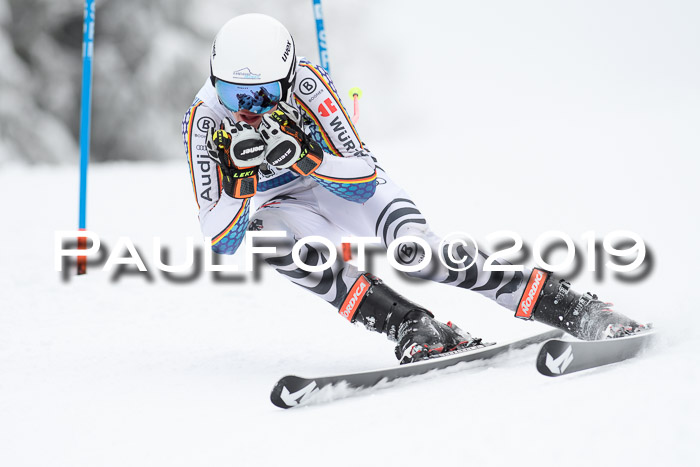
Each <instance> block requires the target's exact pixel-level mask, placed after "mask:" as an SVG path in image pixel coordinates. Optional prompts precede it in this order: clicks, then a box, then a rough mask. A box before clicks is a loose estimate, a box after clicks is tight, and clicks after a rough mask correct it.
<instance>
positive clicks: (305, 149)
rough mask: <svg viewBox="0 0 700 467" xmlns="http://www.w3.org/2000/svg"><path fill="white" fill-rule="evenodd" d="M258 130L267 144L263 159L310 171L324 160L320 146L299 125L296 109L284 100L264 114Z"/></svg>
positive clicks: (314, 169) (296, 170) (275, 165)
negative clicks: (272, 110) (271, 110)
mask: <svg viewBox="0 0 700 467" xmlns="http://www.w3.org/2000/svg"><path fill="white" fill-rule="evenodd" d="M260 134H261V135H262V137H263V139H264V140H265V143H266V144H267V151H266V152H265V159H266V160H267V163H268V164H270V165H272V166H274V167H277V168H278V169H287V168H289V169H292V170H293V171H295V172H297V173H298V174H300V175H309V174H312V173H313V172H315V171H316V169H318V167H319V166H320V165H321V162H323V149H321V146H319V145H318V143H316V142H315V141H313V140H312V139H311V138H310V137H309V136H307V135H306V134H305V133H304V132H303V131H302V129H301V115H300V114H299V111H298V110H297V109H295V108H294V107H292V106H291V105H288V104H286V103H284V102H280V103H279V104H278V106H277V110H275V111H274V112H272V113H271V114H266V115H263V119H262V123H261V124H260Z"/></svg>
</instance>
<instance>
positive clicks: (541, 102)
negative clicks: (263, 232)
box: [0, 1, 700, 467]
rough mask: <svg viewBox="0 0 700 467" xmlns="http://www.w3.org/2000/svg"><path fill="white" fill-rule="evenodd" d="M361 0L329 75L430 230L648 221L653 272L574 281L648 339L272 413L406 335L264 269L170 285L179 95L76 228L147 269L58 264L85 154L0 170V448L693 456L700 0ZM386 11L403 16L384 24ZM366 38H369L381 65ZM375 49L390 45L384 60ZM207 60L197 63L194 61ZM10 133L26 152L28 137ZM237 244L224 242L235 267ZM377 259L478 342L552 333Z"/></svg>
mask: <svg viewBox="0 0 700 467" xmlns="http://www.w3.org/2000/svg"><path fill="white" fill-rule="evenodd" d="M0 4H2V2H0ZM361 5H362V6H363V7H366V12H367V13H366V15H362V14H361V13H362V12H361V11H360V10H356V9H353V10H352V11H348V12H347V14H348V15H350V19H352V24H358V26H357V27H358V28H360V29H361V30H362V31H367V32H366V34H365V35H360V37H357V38H356V40H355V42H353V40H351V38H350V37H339V36H337V35H336V36H334V33H333V32H331V31H333V30H332V29H331V28H332V27H335V26H336V25H338V24H340V23H342V22H343V21H342V19H343V13H345V10H344V8H346V7H343V6H341V2H324V8H325V10H326V14H327V19H326V21H327V25H326V26H327V27H328V28H329V35H330V38H331V39H333V40H334V42H331V43H330V44H329V46H330V50H331V72H332V74H333V76H334V77H336V81H337V84H338V86H339V87H340V89H341V92H343V93H346V92H347V89H348V88H349V87H351V86H356V85H357V86H360V87H361V88H363V91H364V96H363V100H362V102H361V105H362V118H361V120H360V122H359V126H358V130H359V132H360V133H361V134H362V136H363V139H364V140H365V141H366V143H367V144H368V146H369V147H370V148H371V149H372V151H373V152H374V153H376V154H377V155H378V156H379V157H380V159H381V162H382V166H383V167H385V168H386V169H387V170H388V171H389V172H390V173H391V174H392V176H393V178H394V179H396V180H398V181H399V182H400V183H402V184H403V185H404V187H406V188H407V190H408V191H409V192H410V193H411V195H412V196H413V198H414V201H415V202H416V204H417V205H418V207H419V208H420V209H421V210H422V211H423V212H424V213H425V215H426V217H427V218H428V220H429V222H430V224H431V226H432V228H433V229H434V230H435V231H436V232H438V233H439V234H441V235H444V234H447V233H449V232H453V231H464V232H468V233H470V234H472V235H473V236H474V237H475V238H476V239H477V240H479V241H480V244H481V242H483V245H484V246H487V245H488V242H487V241H486V240H485V238H486V237H487V235H488V234H490V233H492V232H496V231H499V230H512V231H515V232H518V233H519V234H520V235H521V236H522V237H523V239H524V241H525V243H526V245H529V246H530V247H531V246H532V245H533V244H534V242H535V241H536V239H537V238H538V236H540V235H541V234H543V233H544V232H547V231H550V230H559V231H562V232H565V233H566V234H568V235H570V236H571V237H572V238H573V239H574V241H575V242H576V244H577V245H578V246H579V247H582V246H584V245H585V243H584V242H583V240H582V239H581V236H582V235H583V234H584V233H585V232H588V231H591V230H593V231H595V234H596V238H598V239H599V240H602V238H603V237H604V236H605V234H607V233H609V232H612V231H614V230H620V229H624V230H629V231H633V232H636V233H637V234H639V235H640V236H641V237H642V238H643V239H644V241H645V243H646V245H647V247H648V251H649V257H648V258H647V262H646V263H645V267H647V268H648V270H649V272H648V274H647V275H646V277H644V278H643V279H641V280H636V281H623V280H621V279H620V278H619V277H617V276H616V275H615V274H613V273H612V272H611V271H610V270H609V269H608V268H606V267H605V266H602V277H601V278H600V280H598V279H597V276H596V273H594V272H589V271H586V270H585V269H584V270H582V271H580V272H579V273H578V275H577V277H576V278H575V280H574V281H573V285H574V287H575V288H576V289H577V290H580V291H586V290H590V291H592V292H596V293H597V294H599V295H600V296H601V298H604V299H606V300H609V301H612V302H614V303H615V306H616V309H618V310H619V311H621V312H624V313H626V314H628V315H630V316H632V317H633V318H636V319H638V320H641V321H645V322H653V323H654V325H655V327H656V328H657V329H658V332H659V339H658V340H657V342H656V344H655V345H654V347H653V348H651V349H649V350H648V351H646V352H645V354H644V355H642V356H640V357H639V358H636V359H633V360H629V361H627V362H624V363H620V364H616V365H611V366H608V367H604V368H599V369H595V370H591V371H586V372H581V373H577V374H575V375H571V376H566V377H562V378H554V379H552V378H547V377H544V376H541V375H540V374H539V373H537V371H536V369H535V363H534V359H535V355H536V353H537V348H536V347H531V348H528V349H525V350H521V351H517V352H513V353H511V354H509V355H505V356H502V357H499V358H497V359H494V360H491V361H488V362H476V363H471V364H468V365H464V366H461V367H459V368H455V369H453V370H449V371H444V372H440V373H438V374H429V375H426V376H421V377H418V378H415V379H411V380H405V381H400V382H396V383H392V384H389V385H386V386H387V387H382V388H378V389H375V390H371V391H348V390H344V389H343V388H336V389H335V390H333V391H329V394H324V396H326V397H325V398H326V399H328V400H326V401H323V402H322V403H318V404H314V405H310V406H307V407H301V408H297V409H292V410H286V411H285V410H281V409H278V408H276V407H275V406H273V405H272V404H271V403H270V401H269V393H270V390H271V389H272V387H273V385H274V383H275V382H276V381H277V380H278V379H279V378H280V377H282V376H284V375H287V374H297V375H300V376H320V375H325V374H331V373H342V372H350V371H361V370H368V369H374V368H378V367H384V366H389V365H394V364H396V360H395V358H394V356H393V345H392V343H391V342H389V341H388V340H386V339H385V338H384V337H382V336H381V335H378V334H374V333H370V332H367V331H366V330H364V329H361V328H359V327H355V326H352V325H349V324H348V323H347V321H345V320H343V319H342V318H341V317H339V316H338V314H337V313H336V312H335V311H334V310H333V309H331V307H329V306H328V305H327V304H326V303H324V302H323V301H321V300H319V299H317V298H315V297H312V296H310V295H309V294H308V293H307V292H306V291H304V290H303V289H301V288H298V287H296V286H294V285H292V284H290V283H289V282H288V281H286V280H285V279H284V278H283V277H281V276H279V275H277V274H276V273H275V272H274V271H272V270H270V269H267V268H265V267H262V268H261V269H260V271H259V275H258V276H256V275H252V274H245V273H241V274H232V273H225V274H223V275H222V276H220V277H215V276H214V275H213V274H212V273H207V272H204V271H199V272H195V273H193V274H192V277H189V278H184V279H183V278H182V277H180V279H179V280H176V279H177V277H176V276H178V275H177V274H173V275H166V274H163V273H161V272H160V271H159V270H158V269H157V267H156V261H155V259H154V248H153V239H154V237H160V238H161V240H162V243H163V245H165V246H166V247H167V248H168V249H169V251H170V257H169V259H168V262H169V263H172V264H177V263H179V262H182V261H183V260H184V259H185V257H186V249H185V245H186V237H188V236H190V237H193V238H195V240H196V242H199V241H200V239H201V235H200V233H199V226H198V222H197V218H196V205H195V202H194V199H193V196H192V192H191V190H192V188H191V184H190V181H189V174H188V169H187V164H186V161H185V156H184V154H182V150H181V143H180V124H179V115H178V116H171V117H169V118H170V124H169V125H165V126H163V127H159V128H166V129H164V130H163V129H161V130H159V131H158V132H157V134H153V135H151V136H152V137H151V138H144V139H143V140H142V141H140V143H139V144H140V145H141V147H142V149H143V150H144V151H148V150H149V147H151V146H153V145H157V144H159V142H160V141H163V140H167V141H174V142H175V143H177V144H175V143H172V144H173V147H175V150H174V151H173V153H172V157H171V158H170V160H167V161H163V162H158V163H155V162H151V163H145V162H142V163H137V162H122V163H109V164H94V165H92V166H91V168H90V175H89V183H88V216H87V220H88V228H89V229H90V230H92V231H94V232H96V233H97V234H99V235H100V238H101V240H102V248H103V251H105V252H108V253H114V254H115V255H117V256H119V257H126V256H127V253H126V252H125V251H124V250H122V251H112V249H113V248H114V247H115V246H116V245H117V243H118V242H119V238H120V237H129V238H130V239H131V241H133V243H134V244H135V246H136V247H137V249H138V252H139V254H140V256H141V257H142V259H143V261H144V263H145V264H146V266H147V268H148V273H142V272H138V271H137V270H136V269H135V268H134V267H130V268H128V269H127V270H126V271H127V273H125V274H117V273H115V270H108V271H104V270H102V268H101V267H100V266H99V265H94V264H93V265H90V266H89V268H88V274H87V275H85V276H81V277H76V276H75V275H73V273H72V270H71V271H70V275H66V276H64V275H62V274H61V273H60V272H57V271H56V270H55V269H54V256H55V244H54V241H55V232H56V231H64V230H74V229H75V228H76V225H77V218H78V214H77V202H78V169H77V167H75V166H59V167H55V166H40V165H39V166H23V165H14V164H9V165H7V164H6V165H4V166H3V168H2V171H0V197H1V198H2V199H4V200H6V201H5V204H4V206H5V207H4V208H3V213H4V221H3V222H2V229H0V240H1V242H0V265H1V269H0V290H2V295H1V298H0V465H3V466H12V467H20V466H37V465H51V466H71V467H75V466H95V465H100V466H120V467H122V466H125V465H128V466H168V467H173V466H180V465H182V466H191V465H207V466H231V465H236V466H239V465H240V466H268V465H293V466H296V465H304V466H313V465H326V464H333V465H337V466H345V465H347V466H357V465H416V464H424V465H457V464H460V465H462V464H463V465H488V466H491V465H508V464H518V465H537V466H549V465H552V466H554V465H615V466H620V465H635V466H652V465H679V466H681V465H682V466H685V465H697V464H698V463H699V462H700V455H699V454H698V452H697V448H696V445H697V436H698V435H697V433H698V428H697V427H698V422H697V420H699V419H700V408H699V404H698V398H697V394H698V392H699V390H700V371H699V368H700V356H699V354H698V351H699V350H700V335H699V333H698V324H700V323H699V322H698V321H699V320H698V318H697V316H698V311H697V310H698V306H697V300H696V295H697V294H695V291H696V289H697V285H696V283H697V273H696V270H697V264H698V261H699V260H700V252H698V249H697V239H698V235H699V234H700V228H699V227H700V226H699V223H698V219H697V209H696V207H695V202H694V201H693V200H697V199H698V194H699V192H698V184H697V180H696V178H697V174H698V173H700V171H699V169H700V162H698V158H697V155H698V154H699V153H700V146H699V143H698V139H697V128H699V127H700V116H699V115H698V110H697V109H698V108H700V102H698V100H699V99H700V93H698V84H697V83H700V76H699V73H698V65H697V63H696V62H693V61H692V60H689V59H688V57H691V56H694V55H693V50H694V49H693V47H695V45H696V44H697V43H698V41H697V39H698V36H697V35H698V30H697V28H696V21H695V20H694V19H693V15H694V14H695V13H697V11H694V10H693V8H695V10H697V8H696V7H692V6H689V5H686V4H684V3H683V2H669V3H668V4H665V5H666V6H664V7H663V9H657V8H656V7H655V5H656V4H655V3H653V2H612V3H610V2H594V3H591V2H576V3H572V4H571V5H573V6H571V5H569V6H567V7H563V6H561V5H559V4H556V5H550V6H548V7H547V8H544V7H541V8H539V9H533V7H532V6H526V5H525V4H524V3H523V4H522V5H521V4H520V2H510V3H509V4H508V5H509V6H508V8H504V9H502V10H501V9H499V7H498V5H497V4H495V3H494V4H488V5H487V4H478V5H476V4H473V3H472V2H469V3H465V4H464V6H459V8H458V11H456V12H453V13H454V14H450V11H449V9H450V8H452V7H451V6H450V7H448V6H447V5H441V4H440V5H437V6H436V5H435V4H431V5H429V6H427V5H424V2H421V3H419V2H386V3H382V5H379V4H377V2H368V1H367V2H361ZM460 5H461V4H460ZM591 5H593V6H591ZM303 7H304V8H308V10H309V14H310V5H307V3H306V2H303ZM439 7H442V8H443V9H440V8H439ZM300 8H301V7H300ZM347 8H349V7H347ZM397 8H401V9H402V11H403V12H405V13H406V16H405V19H404V20H402V21H398V20H393V19H392V20H390V18H395V16H394V15H393V14H392V12H393V11H394V9H397ZM455 8H457V7H456V6H455ZM457 13H459V14H457ZM691 13H692V14H691ZM207 17H208V16H207ZM695 17H697V15H696V14H695ZM281 19H284V18H281ZM210 20H211V21H219V18H210ZM224 20H225V18H220V21H221V22H223V21H224ZM99 21H100V18H98V24H99ZM101 21H103V22H106V21H108V18H103V19H101ZM423 24H429V25H431V26H430V28H428V29H421V25H423ZM438 25H439V27H438ZM311 26H312V24H311ZM214 29H215V28H214ZM358 30H359V29H358ZM363 34H364V33H363ZM309 43H310V44H311V45H313V42H309ZM365 48H367V49H368V48H373V49H374V52H373V53H372V54H371V55H368V56H370V57H371V58H372V59H371V60H369V62H363V58H362V57H363V52H362V51H363V50H364V49H365ZM353 52H357V55H353ZM205 53H206V52H205ZM314 53H315V51H314V50H309V51H308V52H305V54H306V55H308V56H314ZM382 54H384V55H382ZM382 56H383V57H384V58H386V59H387V63H390V64H391V66H388V65H387V66H386V67H384V68H382V72H381V73H379V75H377V73H376V67H377V66H380V65H378V64H381V63H382V61H381V60H379V58H382ZM389 59H390V60H389ZM97 60H99V58H97ZM193 62H194V63H196V64H200V65H202V64H203V65H202V66H203V69H202V76H203V77H204V76H205V75H206V72H207V70H206V59H202V58H201V57H200V58H196V57H193ZM373 67H374V68H373ZM438 91H440V92H438ZM194 92H196V89H192V94H194ZM436 92H438V95H440V96H444V100H442V101H440V105H438V102H437V101H436V100H435V99H434V96H435V95H436V94H435V93H436ZM452 95H456V96H458V97H457V98H455V99H452V98H450V96H452ZM188 104H189V102H182V103H181V106H182V111H183V112H184V110H185V109H186V107H187V105H188ZM50 131H51V130H50ZM147 133H148V132H144V134H147ZM13 144H14V143H13ZM168 144H171V143H168ZM0 147H2V152H3V153H2V154H0V160H2V161H4V162H7V161H10V160H11V159H12V154H13V152H12V151H13V150H12V146H11V145H4V146H1V145H0ZM427 173H430V174H432V175H431V178H428V179H427V178H426V174H427ZM426 187H428V188H427V189H426ZM107 250H109V251H107ZM579 254H580V253H579ZM242 256H243V255H242V254H241V253H240V252H239V253H238V254H237V255H235V256H234V257H232V258H227V262H228V264H238V265H243V258H242ZM604 259H605V260H607V257H605V256H604ZM528 264H531V259H528ZM372 271H373V272H374V273H376V274H377V275H379V276H380V277H382V278H383V279H384V280H385V281H386V282H388V283H389V284H390V285H391V286H392V287H394V288H395V289H397V290H398V291H400V292H401V293H403V294H404V295H406V296H407V297H409V298H410V299H412V300H414V301H416V302H419V303H421V304H423V305H424V306H426V307H428V308H430V309H431V310H432V311H434V313H435V314H436V316H437V317H438V318H439V319H442V320H444V321H446V320H453V321H454V322H455V323H457V324H458V325H460V326H461V327H462V328H464V329H466V330H469V331H470V332H472V333H473V334H474V335H476V336H479V337H483V338H485V339H487V340H498V341H503V340H508V339H511V338H517V337H522V336H527V335H531V334H534V333H536V332H538V331H541V330H544V329H545V327H543V326H542V325H539V324H536V323H527V322H523V321H520V320H517V319H515V318H513V316H512V313H511V312H508V311H505V310H504V309H502V308H500V307H499V306H497V305H496V304H494V303H492V302H490V301H488V300H486V299H484V298H482V297H481V296H478V295H477V294H475V293H470V292H468V291H465V290H459V289H455V288H450V287H447V286H443V285H440V284H433V283H422V282H416V281H409V280H407V279H405V278H403V277H402V276H400V274H399V273H397V272H395V271H393V270H392V269H391V268H390V267H389V266H388V264H387V262H386V259H385V258H384V257H383V256H382V255H381V254H377V255H375V256H374V258H373V261H372ZM599 273H600V271H599ZM633 275H634V274H632V276H633ZM180 276H182V274H181V275H180ZM627 277H629V276H627Z"/></svg>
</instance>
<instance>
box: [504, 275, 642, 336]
mask: <svg viewBox="0 0 700 467" xmlns="http://www.w3.org/2000/svg"><path fill="white" fill-rule="evenodd" d="M611 307H612V303H606V302H603V301H601V300H599V299H598V296H597V295H594V294H591V293H590V292H586V293H585V294H579V293H577V292H575V291H573V290H572V289H571V284H570V283H569V282H567V281H565V280H564V279H559V278H557V277H555V276H553V275H552V273H550V272H548V271H545V270H542V269H534V270H533V271H532V274H531V275H530V280H529V281H528V283H527V286H526V287H525V292H523V296H522V298H521V299H520V302H519V303H518V308H517V310H516V312H515V316H516V317H518V318H523V319H534V320H535V321H539V322H540V323H544V324H548V325H550V326H554V327H555V328H559V329H562V330H564V331H566V332H568V333H569V334H571V335H572V336H574V337H577V338H579V339H582V340H587V341H593V340H600V339H610V338H615V337H622V336H625V335H628V334H634V333H635V332H640V331H643V330H646V329H648V328H649V326H648V325H644V324H640V323H637V322H636V321H634V320H633V319H630V318H628V317H627V316H625V315H623V314H620V313H617V312H615V311H613V310H612V309H611Z"/></svg>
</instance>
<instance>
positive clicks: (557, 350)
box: [537, 330, 655, 376]
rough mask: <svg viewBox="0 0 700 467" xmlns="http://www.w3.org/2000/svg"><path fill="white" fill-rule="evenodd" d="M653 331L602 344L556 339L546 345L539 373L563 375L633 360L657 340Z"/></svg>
mask: <svg viewBox="0 0 700 467" xmlns="http://www.w3.org/2000/svg"><path fill="white" fill-rule="evenodd" d="M654 336H655V332H654V331H653V330H650V331H643V332H640V333H637V334H633V335H630V336H624V337H618V338H615V339H605V340H600V341H565V340H560V339H553V340H550V341H547V342H545V343H544V344H542V348H541V349H540V352H539V354H538V355H537V370H538V371H539V372H540V373H542V374H543V375H545V376H562V375H567V374H570V373H575V372H577V371H582V370H588V369H591V368H596V367H599V366H603V365H609V364H611V363H617V362H621V361H623V360H627V359H628V358H632V357H634V356H636V355H637V354H639V352H641V351H642V350H644V349H645V348H646V347H647V346H648V345H649V343H650V342H651V341H652V340H653V338H654Z"/></svg>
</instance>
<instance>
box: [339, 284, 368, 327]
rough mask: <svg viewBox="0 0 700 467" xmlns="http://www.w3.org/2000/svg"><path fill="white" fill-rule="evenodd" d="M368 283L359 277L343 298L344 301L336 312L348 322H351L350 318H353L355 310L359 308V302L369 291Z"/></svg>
mask: <svg viewBox="0 0 700 467" xmlns="http://www.w3.org/2000/svg"><path fill="white" fill-rule="evenodd" d="M369 285H370V284H369V281H368V280H367V278H366V277H365V276H360V277H359V278H358V279H357V280H356V281H355V283H354V284H353V286H352V289H351V290H350V293H349V294H348V296H347V297H346V298H345V301H344V302H343V304H342V305H341V306H340V310H338V312H339V313H340V315H341V316H343V317H344V318H345V319H347V320H348V321H352V317H353V316H355V312H356V311H357V308H358V307H359V306H360V302H362V299H363V298H364V296H365V294H366V293H367V290H369Z"/></svg>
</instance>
